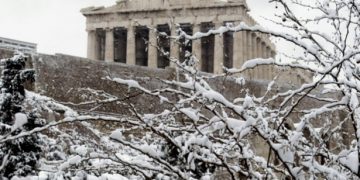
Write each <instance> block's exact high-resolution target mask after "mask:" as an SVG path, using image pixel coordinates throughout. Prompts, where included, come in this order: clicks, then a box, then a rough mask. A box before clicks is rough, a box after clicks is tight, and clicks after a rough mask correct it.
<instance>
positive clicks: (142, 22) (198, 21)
mask: <svg viewBox="0 0 360 180" xmlns="http://www.w3.org/2000/svg"><path fill="white" fill-rule="evenodd" d="M81 12H82V14H83V15H84V16H85V17H86V19H87V21H86V25H87V26H86V31H87V32H88V49H87V57H88V58H89V59H94V60H105V61H108V62H120V63H126V64H129V65H140V66H148V67H151V68H165V67H166V66H171V64H170V63H169V60H168V57H169V56H167V57H166V56H164V53H163V52H162V51H161V50H164V51H167V52H170V54H169V55H170V57H172V58H176V59H179V60H180V61H185V60H186V59H187V58H188V57H189V54H191V55H194V56H195V57H196V58H197V59H198V60H199V63H198V66H199V68H200V69H201V71H204V72H209V73H216V74H219V73H222V72H223V68H222V67H223V66H225V67H227V68H233V67H234V68H240V67H241V65H242V64H243V63H244V62H245V61H246V60H249V59H253V58H269V57H274V56H275V46H274V45H273V44H272V43H271V42H270V40H269V37H268V36H266V35H263V34H258V33H253V32H237V33H230V32H229V33H225V34H223V35H222V36H219V35H216V36H214V35H212V36H209V37H205V38H202V39H199V40H195V41H193V42H187V41H185V40H182V39H180V40H179V42H180V43H177V42H172V41H170V39H169V38H168V36H173V35H177V33H178V32H179V31H177V29H179V28H181V29H182V30H183V31H184V32H186V33H187V34H194V33H196V32H207V31H208V30H210V29H216V28H219V27H220V26H224V25H237V24H239V23H240V22H245V23H246V24H248V25H255V24H256V22H255V21H254V20H253V19H252V18H251V17H250V16H249V15H248V14H247V12H248V7H247V4H246V1H245V0H231V1H220V0H181V1H179V0H119V1H117V3H116V5H114V6H111V7H107V8H105V7H88V8H84V9H82V10H81ZM155 29H156V30H155ZM164 33H166V34H167V36H163V35H162V34H164ZM273 72H274V67H272V66H266V67H259V68H256V69H254V70H250V71H247V72H246V73H245V74H243V75H244V76H247V77H249V78H250V79H265V80H270V79H272V78H273V77H274V76H275V75H274V73H273Z"/></svg>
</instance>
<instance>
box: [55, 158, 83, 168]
mask: <svg viewBox="0 0 360 180" xmlns="http://www.w3.org/2000/svg"><path fill="white" fill-rule="evenodd" d="M80 163H81V157H80V156H79V155H75V156H70V158H69V159H68V160H67V161H66V162H64V163H62V164H61V165H60V166H59V169H60V170H66V169H68V168H69V167H70V166H72V165H78V164H80Z"/></svg>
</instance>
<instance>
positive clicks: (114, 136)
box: [110, 129, 123, 140]
mask: <svg viewBox="0 0 360 180" xmlns="http://www.w3.org/2000/svg"><path fill="white" fill-rule="evenodd" d="M110 138H112V139H115V140H121V139H122V138H123V135H122V130H121V129H117V130H115V131H113V132H112V133H111V135H110Z"/></svg>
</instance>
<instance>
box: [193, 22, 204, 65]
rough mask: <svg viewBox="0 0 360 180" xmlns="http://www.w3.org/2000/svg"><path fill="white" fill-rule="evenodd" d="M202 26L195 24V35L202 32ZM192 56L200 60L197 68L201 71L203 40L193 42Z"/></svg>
mask: <svg viewBox="0 0 360 180" xmlns="http://www.w3.org/2000/svg"><path fill="white" fill-rule="evenodd" d="M200 30H201V29H200V24H193V33H194V34H195V33H197V32H200ZM192 54H193V55H194V56H195V57H196V59H198V60H199V62H198V64H197V67H198V70H200V71H201V70H202V69H201V39H197V40H193V41H192Z"/></svg>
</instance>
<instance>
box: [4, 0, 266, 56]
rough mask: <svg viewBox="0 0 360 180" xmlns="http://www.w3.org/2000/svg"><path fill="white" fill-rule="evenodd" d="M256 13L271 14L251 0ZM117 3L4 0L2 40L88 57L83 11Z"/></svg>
mask: <svg viewBox="0 0 360 180" xmlns="http://www.w3.org/2000/svg"><path fill="white" fill-rule="evenodd" d="M247 1H248V4H249V6H250V7H251V8H252V9H253V10H254V11H255V13H253V14H255V15H256V14H257V13H256V12H262V14H263V13H264V12H267V13H269V12H271V7H269V6H268V5H266V0H247ZM113 4H115V0H0V24H1V28H0V36H2V37H6V38H13V39H17V40H23V41H29V42H34V43H37V44H38V51H39V52H41V53H48V54H54V53H64V54H71V55H76V56H85V55H86V39H87V34H86V32H85V18H84V17H83V16H82V15H81V13H80V9H81V8H84V7H88V6H102V5H104V6H110V5H113Z"/></svg>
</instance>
